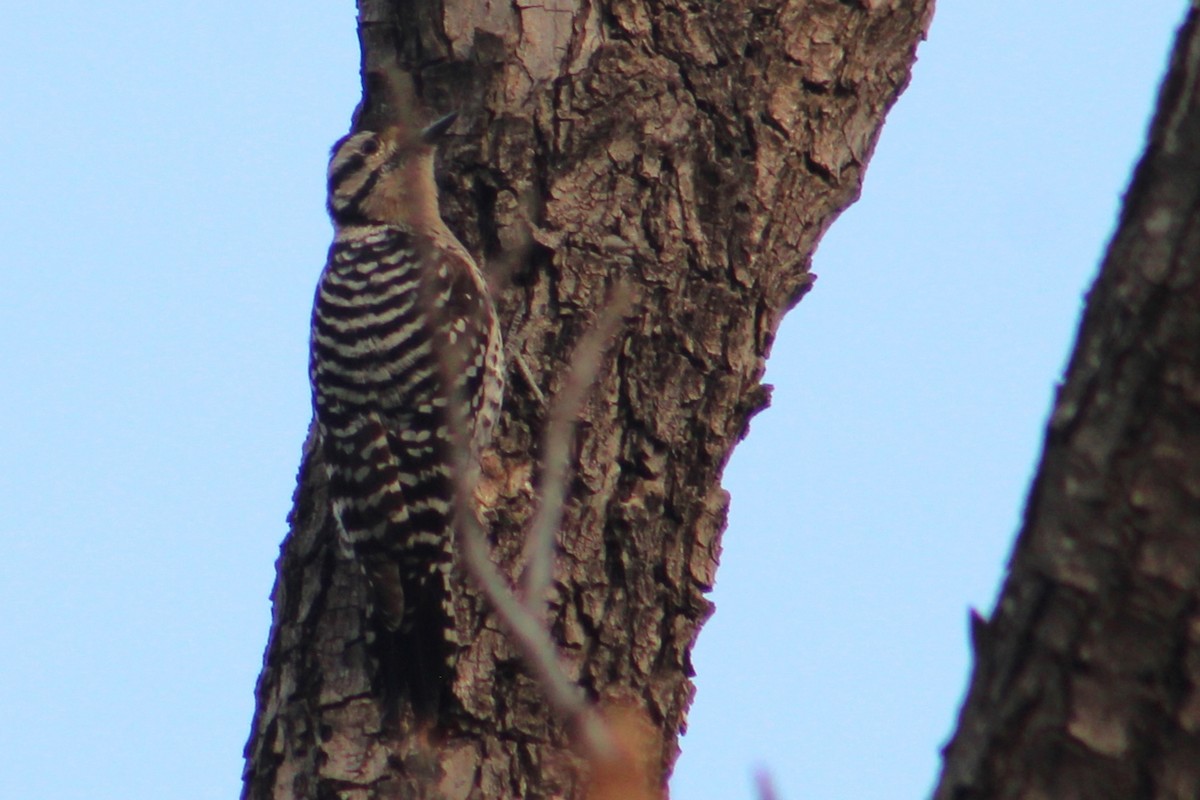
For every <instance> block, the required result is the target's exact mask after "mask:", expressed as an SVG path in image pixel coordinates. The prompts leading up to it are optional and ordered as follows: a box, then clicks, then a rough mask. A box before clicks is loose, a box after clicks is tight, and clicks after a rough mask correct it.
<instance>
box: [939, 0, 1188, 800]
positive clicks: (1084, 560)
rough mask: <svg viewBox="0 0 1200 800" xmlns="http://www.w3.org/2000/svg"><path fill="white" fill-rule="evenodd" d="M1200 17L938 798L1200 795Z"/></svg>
mask: <svg viewBox="0 0 1200 800" xmlns="http://www.w3.org/2000/svg"><path fill="white" fill-rule="evenodd" d="M1198 20H1200V16H1198V13H1197V11H1196V10H1195V9H1194V8H1193V9H1192V10H1191V12H1190V14H1189V16H1188V18H1187V20H1186V21H1185V23H1184V25H1183V27H1182V29H1181V30H1180V32H1179V36H1178V40H1177V42H1176V46H1175V52H1174V55H1173V57H1172V60H1171V65H1170V69H1169V72H1168V74H1167V77H1166V79H1165V81H1164V83H1163V86H1162V90H1161V93H1160V96H1159V103H1158V110H1157V112H1156V114H1155V118H1154V121H1153V123H1152V125H1151V131H1150V138H1149V143H1148V146H1147V150H1146V153H1145V155H1144V156H1143V158H1142V161H1141V163H1140V164H1139V165H1138V167H1137V170H1136V172H1135V175H1134V178H1133V182H1132V185H1131V186H1130V188H1129V192H1128V193H1127V195H1126V198H1125V207H1124V211H1123V213H1122V215H1121V220H1120V223H1119V225H1118V229H1117V232H1116V235H1115V236H1114V238H1113V241H1112V243H1111V245H1110V247H1109V250H1108V254H1107V256H1106V258H1105V260H1104V263H1103V266H1102V267H1101V271H1100V275H1099V278H1098V279H1097V281H1096V284H1095V286H1094V288H1093V289H1092V291H1091V293H1090V295H1089V298H1088V304H1087V310H1086V312H1085V314H1084V318H1083V323H1082V326H1081V328H1080V333H1079V340H1078V343H1077V345H1076V349H1075V354H1074V356H1073V357H1072V359H1071V363H1070V366H1069V368H1068V372H1067V378H1066V381H1065V383H1064V385H1063V386H1062V388H1061V389H1060V391H1059V394H1058V398H1057V402H1056V404H1055V408H1054V412H1053V414H1052V416H1051V419H1050V423H1049V429H1048V431H1047V435H1046V444H1045V452H1044V454H1043V457H1042V463H1041V467H1040V469H1039V472H1038V475H1037V477H1036V478H1035V481H1034V485H1033V489H1032V491H1031V493H1030V497H1029V504H1028V508H1027V509H1026V513H1025V521H1024V525H1023V529H1022V531H1021V534H1020V537H1019V539H1018V541H1017V545H1016V549H1015V551H1014V554H1013V557H1012V561H1011V564H1010V565H1009V576H1008V579H1007V581H1006V583H1005V586H1004V588H1003V591H1002V593H1001V596H1000V599H999V601H998V603H997V606H996V611H995V613H994V615H993V618H992V620H991V621H990V622H985V621H984V620H982V619H981V618H980V619H976V621H975V626H974V627H975V635H974V640H975V650H976V667H975V674H974V677H973V679H972V682H971V686H970V690H969V693H968V696H967V699H966V702H965V704H964V706H963V710H962V714H961V717H960V720H959V726H958V731H957V733H956V734H955V737H954V739H953V740H952V741H951V743H950V744H949V745H948V746H947V748H946V762H945V769H944V771H943V774H942V779H941V782H940V784H939V786H938V788H937V790H936V793H935V798H937V799H938V800H975V798H1018V797H1019V798H1056V799H1057V800H1072V799H1073V798H1078V799H1079V800H1084V799H1086V800H1103V798H1146V799H1147V800H1148V799H1149V798H1194V797H1200V24H1198Z"/></svg>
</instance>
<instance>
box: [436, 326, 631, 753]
mask: <svg viewBox="0 0 1200 800" xmlns="http://www.w3.org/2000/svg"><path fill="white" fill-rule="evenodd" d="M438 362H439V367H440V369H441V373H442V382H443V386H447V387H451V386H455V385H456V384H457V380H456V376H457V375H459V374H460V367H461V363H462V353H461V352H459V351H458V349H457V348H455V347H453V346H451V347H445V348H443V349H442V350H441V352H439V353H438ZM459 394H460V393H457V392H456V393H454V394H452V395H451V397H450V402H449V403H448V404H447V408H446V412H447V413H446V424H447V428H448V432H449V434H450V440H451V449H452V450H453V458H454V463H453V469H452V472H453V480H454V492H453V494H454V530H455V535H456V537H457V541H458V548H457V549H458V552H459V553H461V554H462V556H463V561H464V563H465V565H466V567H467V571H468V572H469V573H470V574H471V576H472V577H473V578H474V579H475V581H476V583H477V584H478V585H479V587H480V588H481V589H482V590H483V593H484V595H485V596H486V597H487V599H488V601H489V602H490V603H491V605H492V608H493V609H494V610H495V612H496V616H497V618H498V619H499V620H500V621H501V622H502V623H503V624H504V625H505V626H506V627H507V628H508V630H509V633H510V634H511V635H512V638H513V641H514V642H515V643H516V645H517V648H518V649H519V650H520V652H521V655H522V656H523V657H524V658H525V661H526V662H527V663H528V665H529V667H530V669H531V670H532V672H533V674H534V676H535V677H536V678H537V680H538V683H539V684H540V685H541V686H542V689H543V691H545V692H546V697H547V699H548V700H549V701H550V705H551V706H552V707H553V708H554V709H555V711H557V712H558V713H559V714H561V715H562V716H563V717H564V718H565V719H566V720H567V723H568V726H569V727H570V728H571V729H572V730H573V731H574V732H575V733H576V735H577V736H578V738H579V741H580V742H581V743H582V745H583V747H584V750H585V752H586V753H587V754H588V755H589V757H591V758H595V759H608V758H611V757H612V756H613V754H614V753H615V752H616V748H615V744H614V743H613V739H612V735H611V734H610V733H609V731H608V729H607V727H606V726H605V725H604V723H603V722H602V721H601V719H600V717H599V715H598V714H596V712H595V710H594V709H593V708H592V707H591V705H590V704H589V703H588V702H587V698H586V696H585V694H584V692H583V690H582V689H580V688H579V686H578V685H576V684H575V683H574V682H572V681H571V679H570V678H569V677H568V676H567V674H566V673H565V672H564V671H563V668H562V666H561V665H560V663H559V661H558V655H557V653H556V652H555V649H554V643H553V642H552V641H551V639H550V634H549V632H548V631H547V630H546V628H545V627H544V626H543V625H542V624H541V622H540V620H539V619H538V618H536V617H535V616H534V615H533V614H531V613H530V612H529V611H528V610H527V609H526V608H525V607H524V606H522V605H521V603H520V602H518V600H517V598H516V597H515V596H514V594H513V592H512V590H511V589H510V588H509V586H508V585H507V584H506V582H505V581H504V579H503V578H502V577H501V575H500V573H499V572H498V571H497V570H496V567H495V565H494V564H493V563H492V558H491V552H490V551H491V548H490V547H489V546H488V543H487V536H486V534H485V533H484V531H483V528H482V526H481V525H480V522H479V518H478V517H477V516H476V513H475V508H474V502H473V499H474V497H475V483H476V481H477V477H478V469H477V468H476V465H474V464H473V463H472V452H471V446H470V444H469V442H470V437H469V436H468V433H467V416H466V403H465V402H464V398H463V397H461V396H459Z"/></svg>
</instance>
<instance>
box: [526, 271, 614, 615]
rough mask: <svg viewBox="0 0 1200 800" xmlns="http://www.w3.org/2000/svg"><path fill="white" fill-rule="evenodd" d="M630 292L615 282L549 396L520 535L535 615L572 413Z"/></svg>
mask: <svg viewBox="0 0 1200 800" xmlns="http://www.w3.org/2000/svg"><path fill="white" fill-rule="evenodd" d="M631 304H632V292H631V291H630V289H629V286H628V284H625V283H619V284H617V285H616V287H614V289H613V291H612V295H611V296H610V297H609V300H608V304H607V305H606V306H605V307H604V309H603V310H601V312H600V316H599V318H598V319H597V320H596V324H595V325H594V326H593V327H592V329H591V330H589V331H588V332H587V333H585V334H584V335H583V338H582V339H580V340H579V344H578V345H576V347H575V352H574V354H573V355H572V357H571V366H570V369H569V371H568V372H567V376H566V378H565V379H564V381H563V385H562V388H561V389H560V390H559V391H558V394H556V395H555V397H554V402H553V404H552V405H551V406H550V412H549V415H548V418H547V421H546V427H545V430H544V432H543V439H542V469H541V475H540V476H539V480H538V486H539V487H540V496H539V498H538V505H537V511H536V512H535V513H534V517H533V523H532V524H531V525H530V528H529V534H528V535H527V536H526V539H525V548H524V552H523V554H522V556H523V557H522V560H523V561H524V562H525V564H526V567H525V581H524V583H525V605H526V607H527V608H529V609H530V611H532V612H533V614H534V616H535V617H536V618H537V619H545V615H546V602H547V592H548V590H549V588H550V579H551V572H552V565H553V561H554V534H555V533H556V532H557V531H558V527H559V523H561V522H562V515H563V507H564V505H565V503H566V495H567V492H566V486H567V471H568V469H569V468H570V465H571V447H572V444H573V442H574V439H575V436H574V434H575V419H576V417H578V416H579V412H580V411H581V410H582V409H583V403H584V400H586V399H587V394H588V391H589V390H590V389H591V388H592V384H593V383H595V381H596V375H597V373H598V372H599V371H600V365H601V362H602V361H603V357H604V351H605V349H606V348H607V347H608V343H609V342H610V341H611V340H612V338H613V336H614V335H615V334H616V332H617V326H618V325H620V323H621V320H622V319H623V318H624V316H625V315H626V314H627V313H628V312H629V307H630V305H631Z"/></svg>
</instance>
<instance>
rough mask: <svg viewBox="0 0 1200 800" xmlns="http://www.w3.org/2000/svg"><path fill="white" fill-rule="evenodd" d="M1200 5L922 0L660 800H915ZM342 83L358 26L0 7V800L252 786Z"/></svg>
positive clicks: (69, 5)
mask: <svg viewBox="0 0 1200 800" xmlns="http://www.w3.org/2000/svg"><path fill="white" fill-rule="evenodd" d="M1185 7H1186V3H1184V2H1182V1H1179V2H1167V1H1166V0H1141V1H1140V2H1133V1H1132V0H1127V2H1115V1H1114V0H1107V1H1103V0H1102V1H1101V2H1090V3H1085V2H1080V1H1077V0H1071V1H1070V2H1061V3H1057V4H1048V3H1040V2H1032V0H1015V1H1013V2H1006V3H999V2H987V1H986V0H943V1H942V2H941V4H940V8H939V10H938V16H937V18H936V19H935V21H934V25H933V29H932V32H931V34H930V38H929V41H928V42H926V43H925V44H924V45H923V46H922V48H921V50H920V62H919V63H918V65H917V67H916V70H915V74H914V79H913V82H912V85H911V86H910V88H909V90H908V92H907V93H906V94H905V95H904V96H903V97H902V98H901V100H900V102H899V104H898V105H897V106H896V108H895V109H894V110H893V112H892V115H891V117H890V118H889V121H888V124H887V127H886V128H885V130H884V133H883V136H882V139H881V141H880V144H879V147H878V150H877V152H876V156H875V159H874V161H873V162H872V164H871V166H870V170H869V172H868V175H867V180H866V185H865V188H864V192H863V198H862V200H861V201H860V202H859V203H858V204H857V205H855V206H854V207H852V208H851V209H850V210H849V211H848V212H846V214H844V215H843V217H842V218H841V219H840V220H839V221H838V222H837V223H836V224H835V225H834V226H833V228H832V230H831V231H830V233H829V234H828V235H827V236H826V238H825V241H824V243H823V244H822V246H821V248H820V249H819V250H818V252H817V254H816V257H815V260H814V271H815V272H816V273H818V275H819V276H820V278H819V280H818V282H817V284H816V288H815V290H814V291H813V292H812V293H811V294H810V295H809V296H808V297H807V298H806V299H805V300H804V301H803V302H802V303H801V304H800V305H799V306H798V307H797V309H796V310H795V311H794V312H793V313H792V314H791V315H790V316H789V317H788V319H787V320H786V322H785V323H784V326H783V329H782V331H781V333H780V336H779V339H778V341H777V343H776V345H775V352H774V355H773V357H772V360H771V363H770V368H769V372H768V381H769V382H771V383H773V384H774V385H775V387H776V389H775V395H774V398H775V400H774V406H773V407H772V408H771V409H770V410H768V411H766V412H764V413H763V414H762V415H760V416H759V417H758V418H757V419H756V420H755V421H754V423H753V425H752V428H751V434H750V437H749V439H748V440H747V441H746V442H744V443H743V444H742V445H741V446H740V447H739V449H738V451H737V452H736V454H735V456H734V458H733V461H732V462H731V464H730V467H729V469H728V471H727V475H726V480H725V485H726V487H727V488H728V489H729V490H730V491H731V492H732V494H733V507H732V514H731V519H730V527H729V531H728V533H727V534H726V537H725V550H724V556H723V559H722V566H721V571H720V573H719V576H718V586H717V589H716V591H715V592H714V594H713V599H714V600H715V601H716V603H717V614H716V616H715V617H714V618H713V619H712V621H711V622H710V623H709V624H708V626H707V627H706V629H705V631H704V632H703V633H702V635H701V638H700V642H699V645H698V647H697V650H696V654H695V663H696V668H697V670H698V673H699V674H698V677H697V679H696V684H697V687H698V690H699V693H698V696H697V700H696V703H695V705H694V707H693V710H692V714H691V718H690V724H691V729H690V732H689V734H688V735H687V736H686V737H685V738H684V739H683V742H682V746H683V756H682V758H681V760H680V762H679V766H678V769H677V774H676V780H675V782H674V796H675V797H676V798H679V799H680V800H704V799H705V798H731V797H750V796H751V782H750V774H751V770H752V769H754V768H755V767H757V766H759V765H764V766H767V767H769V768H770V769H771V771H772V773H773V774H774V776H775V780H776V783H777V786H778V789H779V790H780V792H781V794H782V796H783V797H785V798H791V799H792V800H795V799H796V798H808V797H819V798H848V799H851V798H852V799H853V800H870V799H871V798H883V797H889V798H892V797H921V796H924V795H925V794H927V792H928V789H929V787H930V785H931V782H932V780H933V779H934V776H935V775H936V772H937V768H938V750H939V747H940V746H941V744H942V743H943V742H944V741H945V739H946V737H947V736H948V734H949V732H950V730H951V729H952V725H953V721H954V715H955V713H956V711H957V706H958V703H959V701H960V699H961V695H962V691H963V688H964V686H965V682H966V678H967V671H968V653H967V645H966V641H967V636H966V619H967V609H968V608H969V607H972V606H974V607H977V608H980V609H982V610H987V609H990V607H991V605H992V602H993V600H994V597H995V593H996V590H997V587H998V582H999V581H1000V579H1001V577H1002V572H1003V567H1004V562H1005V559H1006V557H1007V553H1008V550H1009V547H1010V545H1011V540H1012V537H1013V535H1014V533H1015V531H1016V529H1017V525H1018V521H1019V516H1020V512H1021V508H1022V505H1023V503H1024V498H1025V493H1026V491H1027V488H1028V481H1029V478H1030V475H1031V473H1032V470H1033V468H1034V465H1035V463H1036V459H1037V457H1038V454H1039V451H1040V446H1041V436H1042V425H1043V421H1044V419H1045V417H1046V414H1047V412H1048V410H1049V405H1050V401H1051V398H1052V391H1053V387H1054V385H1055V382H1056V381H1057V380H1058V378H1059V376H1060V374H1061V370H1062V366H1063V363H1064V359H1065V358H1066V355H1067V353H1068V349H1069V346H1070V344H1071V341H1072V339H1073V336H1074V328H1075V324H1076V319H1077V316H1078V313H1079V310H1080V308H1081V303H1082V296H1083V293H1084V291H1085V290H1086V288H1087V286H1088V285H1089V283H1090V281H1091V280H1092V278H1093V276H1094V274H1095V270H1096V267H1097V264H1098V260H1099V257H1100V255H1101V253H1102V252H1103V248H1104V246H1105V245H1106V242H1107V238H1108V236H1109V234H1110V233H1111V230H1112V227H1113V223H1114V220H1115V214H1116V211H1117V208H1118V203H1119V199H1120V195H1121V192H1122V191H1123V189H1124V186H1125V184H1126V182H1127V180H1128V177H1129V173H1130V170H1131V167H1132V165H1133V162H1134V159H1135V158H1136V157H1137V155H1138V154H1139V152H1140V150H1141V148H1142V145H1143V139H1144V135H1145V127H1146V122H1147V119H1148V114H1149V112H1150V110H1151V108H1152V106H1153V102H1154V98H1155V94H1156V91H1157V86H1158V82H1159V80H1160V78H1161V76H1162V74H1163V71H1164V68H1165V62H1166V55H1167V52H1168V48H1169V45H1170V40H1171V37H1172V35H1173V32H1174V29H1175V26H1176V25H1177V24H1178V22H1179V21H1180V19H1181V18H1182V15H1183V13H1184V10H1185ZM357 66H358V53H357V42H356V39H355V35H354V10H353V7H352V4H351V3H349V2H338V3H313V4H294V3H290V4H286V3H282V2H261V3H256V4H244V3H234V2H229V1H228V0H219V1H218V2H210V3H205V4H182V3H177V4H171V3H165V4H164V3H157V4H154V3H148V2H115V3H110V4H103V5H98V4H89V3H79V2H74V0H68V2H65V3H60V4H56V5H53V6H47V5H46V4H18V5H16V6H14V7H12V8H10V9H7V10H6V22H5V24H4V25H3V26H0V71H2V74H3V76H4V80H3V81H0V115H2V117H3V119H4V120H5V123H4V125H3V128H2V132H0V136H2V137H3V138H2V140H0V141H2V142H3V145H4V151H5V152H6V153H7V154H8V158H6V159H4V161H3V165H2V166H0V177H2V178H3V185H4V187H5V198H4V200H2V201H0V208H2V209H3V213H2V214H0V236H2V239H3V241H4V242H5V244H6V248H5V264H4V267H3V269H0V340H2V341H7V342H9V343H10V344H9V346H8V347H6V348H4V349H3V351H0V370H2V372H3V374H4V375H5V376H6V377H5V380H4V381H2V382H0V408H3V409H4V410H5V412H6V418H7V420H8V422H7V423H5V424H3V425H0V452H3V453H4V454H5V455H6V456H7V459H6V466H5V467H3V468H2V469H0V543H2V544H3V546H4V549H5V558H4V559H2V560H0V642H3V644H2V645H0V712H2V713H3V714H4V717H5V722H6V724H4V725H2V726H0V752H3V753H4V754H5V757H4V758H3V759H0V796H4V797H18V796H29V797H38V798H42V800H67V799H68V798H70V799H72V800H73V799H74V798H81V799H82V798H87V799H88V800H104V799H105V798H122V799H123V800H124V799H127V798H141V797H146V798H150V797H161V796H162V795H163V788H162V787H164V786H169V787H171V788H170V790H169V794H170V795H171V796H172V797H174V798H180V800H192V799H193V798H196V799H199V798H205V799H207V798H214V799H215V798H228V797H231V796H235V795H236V793H237V792H238V790H239V786H240V771H241V764H242V760H241V748H242V745H243V744H244V742H245V738H246V735H247V733H248V731H249V724H250V718H251V714H252V711H253V686H254V680H255V678H256V677H257V674H258V669H259V665H260V660H261V655H262V650H263V646H264V644H265V640H266V632H267V627H268V624H269V613H270V609H269V604H268V593H269V591H270V588H271V584H272V581H273V578H274V559H275V557H276V554H277V552H278V545H279V542H280V540H281V539H282V537H283V535H284V533H285V532H286V526H285V522H284V517H285V515H286V513H287V511H288V508H289V506H290V499H291V492H292V489H293V488H294V481H295V471H296V467H297V464H298V460H299V455H300V445H301V443H302V441H303V437H304V434H305V430H306V426H307V423H308V419H309V415H310V409H309V399H308V388H307V378H306V375H305V358H306V347H307V341H306V337H307V326H308V314H309V308H310V303H311V299H312V291H313V287H314V285H315V282H316V278H317V275H318V273H319V271H320V268H321V264H322V261H323V258H324V253H325V249H326V247H327V245H328V239H329V226H328V222H327V221H326V219H325V215H324V211H323V207H322V206H323V199H324V198H323V185H322V184H323V174H324V168H325V159H326V157H327V153H328V148H329V145H330V144H331V143H332V142H333V141H334V140H335V139H336V138H338V137H339V136H340V135H342V134H343V133H344V132H345V129H346V126H347V124H348V121H349V116H350V112H351V111H352V109H353V107H354V104H355V102H356V101H357V97H358V83H357V81H358V76H357ZM864 753H868V754H872V755H873V757H871V758H867V759H864Z"/></svg>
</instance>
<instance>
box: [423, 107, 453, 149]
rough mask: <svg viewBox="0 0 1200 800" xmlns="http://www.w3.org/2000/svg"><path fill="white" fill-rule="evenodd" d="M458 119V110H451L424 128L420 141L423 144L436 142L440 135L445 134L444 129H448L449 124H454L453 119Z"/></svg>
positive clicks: (439, 139) (440, 137)
mask: <svg viewBox="0 0 1200 800" xmlns="http://www.w3.org/2000/svg"><path fill="white" fill-rule="evenodd" d="M456 119H458V112H457V111H451V112H450V113H449V114H447V115H446V116H444V117H442V118H441V119H439V120H438V121H437V122H434V123H433V124H432V125H430V126H429V127H428V128H426V129H425V130H423V131H421V141H422V142H424V143H425V144H437V143H438V142H439V141H441V139H442V137H443V136H445V135H446V131H448V130H450V126H451V125H453V124H454V120H456Z"/></svg>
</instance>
